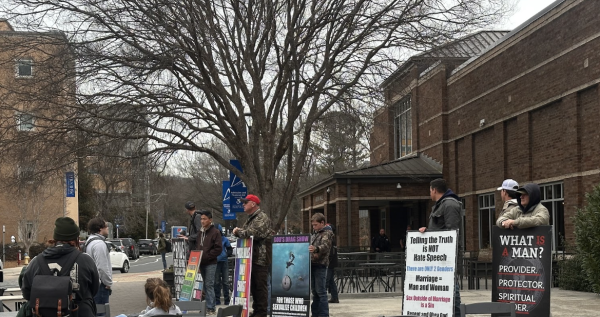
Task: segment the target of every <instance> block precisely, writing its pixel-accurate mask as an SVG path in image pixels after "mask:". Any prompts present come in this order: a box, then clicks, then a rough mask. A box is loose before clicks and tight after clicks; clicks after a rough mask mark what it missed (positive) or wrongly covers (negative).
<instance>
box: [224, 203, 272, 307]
mask: <svg viewBox="0 0 600 317" xmlns="http://www.w3.org/2000/svg"><path fill="white" fill-rule="evenodd" d="M242 201H243V204H244V212H245V213H246V214H247V215H249V217H248V220H246V223H244V225H243V226H242V228H238V227H235V228H234V229H233V235H235V236H236V237H238V238H242V239H246V238H250V237H254V241H253V243H252V274H251V278H250V292H251V293H252V299H253V301H252V309H253V312H252V313H251V314H250V317H267V304H268V301H269V299H268V296H269V289H268V288H267V279H268V276H269V266H271V252H272V248H273V244H272V241H271V238H272V237H273V231H272V229H271V219H269V216H267V214H266V213H265V212H263V211H262V210H260V199H259V198H258V197H257V196H255V195H248V196H246V198H242Z"/></svg>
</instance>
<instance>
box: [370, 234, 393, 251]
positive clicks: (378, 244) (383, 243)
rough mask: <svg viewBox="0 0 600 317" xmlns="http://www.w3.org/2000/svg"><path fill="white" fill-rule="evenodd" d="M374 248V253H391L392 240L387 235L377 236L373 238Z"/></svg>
mask: <svg viewBox="0 0 600 317" xmlns="http://www.w3.org/2000/svg"><path fill="white" fill-rule="evenodd" d="M372 247H373V252H390V239H389V238H388V237H387V236H386V235H385V234H384V235H381V234H377V236H375V237H373V243H372ZM377 248H379V250H377Z"/></svg>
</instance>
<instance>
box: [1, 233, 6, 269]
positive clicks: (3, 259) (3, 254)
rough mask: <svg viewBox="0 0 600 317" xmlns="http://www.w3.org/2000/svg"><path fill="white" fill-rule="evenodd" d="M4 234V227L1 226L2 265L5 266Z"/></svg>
mask: <svg viewBox="0 0 600 317" xmlns="http://www.w3.org/2000/svg"><path fill="white" fill-rule="evenodd" d="M5 232H6V226H5V225H2V263H3V265H6V258H5V256H6V253H5V252H4V245H6V240H4V233H5Z"/></svg>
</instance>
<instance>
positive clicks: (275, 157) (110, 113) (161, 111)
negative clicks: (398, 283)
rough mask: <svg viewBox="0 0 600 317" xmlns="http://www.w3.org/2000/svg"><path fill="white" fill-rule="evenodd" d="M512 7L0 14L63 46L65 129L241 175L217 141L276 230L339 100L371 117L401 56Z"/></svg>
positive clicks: (19, 1) (168, 0)
mask: <svg viewBox="0 0 600 317" xmlns="http://www.w3.org/2000/svg"><path fill="white" fill-rule="evenodd" d="M507 1H508V0H487V1H481V0H391V1H382V0H363V1H346V0H313V1H306V0H286V1H279V0H271V1H255V0H248V1H238V0H124V1H112V0H108V1H96V0H61V1H52V0H7V1H4V2H5V4H4V5H3V9H2V10H1V11H0V13H1V14H3V15H5V16H7V17H9V18H10V19H11V21H15V25H17V26H20V27H23V28H27V29H33V30H37V29H40V28H42V25H44V24H45V25H48V23H51V26H52V27H58V28H60V29H61V30H62V31H63V32H65V34H66V35H67V37H68V38H69V41H70V43H71V51H72V52H73V54H74V56H76V61H77V66H78V67H77V80H78V87H79V90H78V98H79V102H78V103H77V104H66V105H62V106H63V107H67V108H68V109H69V111H67V113H66V114H67V115H69V114H72V115H71V116H70V117H69V118H68V119H67V120H65V121H63V122H65V124H66V125H68V126H69V127H74V126H75V127H77V128H78V129H81V130H85V131H87V132H89V133H92V134H94V133H95V134H97V135H102V136H106V137H112V138H128V139H145V138H148V139H150V140H151V141H150V144H151V145H152V147H151V148H150V149H149V150H150V151H149V152H150V153H152V152H169V151H174V150H189V151H193V152H201V153H206V154H208V155H210V156H212V157H213V158H214V159H215V160H216V161H217V162H219V163H220V164H221V165H223V166H225V167H227V168H228V169H231V170H235V168H234V167H233V166H231V165H230V164H229V160H228V158H225V157H223V156H222V155H220V154H219V153H217V152H216V151H215V150H214V149H213V148H211V147H210V144H212V142H213V141H214V140H218V141H219V142H221V143H222V144H224V145H225V146H226V147H227V148H228V149H229V151H230V152H231V153H232V154H233V155H234V157H235V158H237V159H239V160H240V162H241V164H242V167H243V169H244V173H243V175H238V176H240V177H241V178H242V180H243V181H244V182H245V183H246V184H247V185H248V187H249V190H250V192H252V193H255V194H258V195H260V196H261V197H262V199H263V201H264V203H263V205H262V206H263V209H264V210H266V211H267V212H269V213H272V214H273V216H275V215H277V217H276V221H275V222H274V226H276V227H279V225H280V224H281V222H282V221H283V219H284V217H285V214H286V212H287V210H288V207H289V206H290V204H291V202H292V199H293V198H294V195H295V194H296V192H297V189H298V180H299V178H300V176H301V175H302V174H303V173H304V172H305V164H304V163H305V161H306V159H307V153H308V150H309V147H310V142H311V133H312V131H313V126H314V125H315V124H316V123H317V121H318V120H319V118H321V117H322V116H323V114H325V113H326V112H328V111H330V110H340V109H338V106H337V105H338V104H339V102H340V100H343V99H344V100H345V99H349V98H350V99H353V100H354V102H353V103H352V107H363V106H364V103H362V102H361V100H363V98H364V96H368V95H369V94H370V93H373V92H372V87H377V85H378V83H379V82H381V80H382V78H383V77H385V76H387V75H389V74H390V73H391V72H392V71H393V70H395V68H396V67H397V65H398V62H401V61H399V60H398V59H397V56H399V52H400V51H402V50H403V49H410V50H422V49H427V48H430V47H431V46H433V45H436V44H439V43H442V42H446V41H448V40H451V39H454V38H456V37H457V36H459V35H462V34H465V32H469V31H472V30H475V29H478V28H481V27H484V26H487V25H489V24H490V23H493V22H494V21H496V20H497V19H499V18H501V17H502V16H503V15H504V13H505V12H506V11H507V9H508V7H507V6H506V2H507ZM90 122H93V124H90ZM123 122H132V123H135V124H137V125H140V126H143V127H144V131H143V132H140V131H139V130H136V129H132V130H130V131H123V129H122V123H123ZM100 127H101V128H100ZM236 173H237V174H240V173H239V171H237V170H236ZM278 179H283V182H282V183H281V184H279V183H278V182H277V180H278ZM279 186H280V187H279ZM276 187H279V188H276Z"/></svg>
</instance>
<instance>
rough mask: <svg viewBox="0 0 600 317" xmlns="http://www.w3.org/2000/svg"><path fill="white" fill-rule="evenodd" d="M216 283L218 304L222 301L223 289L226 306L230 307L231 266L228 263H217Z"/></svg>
mask: <svg viewBox="0 0 600 317" xmlns="http://www.w3.org/2000/svg"><path fill="white" fill-rule="evenodd" d="M216 279H217V280H216V281H215V297H216V299H217V302H219V301H220V300H221V287H223V300H224V304H226V305H229V300H230V298H229V264H228V263H227V261H219V262H217V273H216Z"/></svg>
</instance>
